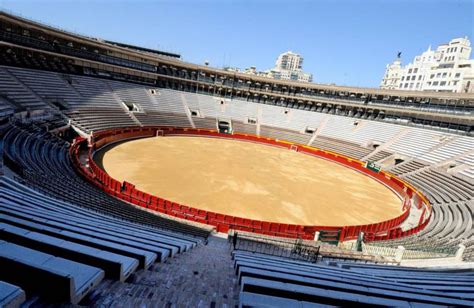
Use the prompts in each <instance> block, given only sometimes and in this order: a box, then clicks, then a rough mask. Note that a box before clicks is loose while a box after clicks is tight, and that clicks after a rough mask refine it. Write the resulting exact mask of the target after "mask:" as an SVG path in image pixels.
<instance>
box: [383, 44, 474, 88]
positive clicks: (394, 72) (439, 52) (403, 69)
mask: <svg viewBox="0 0 474 308" xmlns="http://www.w3.org/2000/svg"><path fill="white" fill-rule="evenodd" d="M471 50H472V48H471V42H470V41H469V39H468V38H456V39H453V40H451V41H450V42H449V43H448V44H442V45H439V46H438V48H437V49H436V50H432V49H431V46H430V47H428V49H427V50H426V51H425V52H423V53H422V54H421V55H419V56H416V57H415V58H414V59H413V62H411V63H409V64H407V65H406V66H402V65H401V59H400V56H398V57H397V58H396V59H395V61H394V62H393V63H391V64H388V65H387V66H386V69H385V75H384V77H383V79H382V82H381V84H380V88H382V89H390V90H414V91H436V92H463V93H474V60H472V59H470V56H471Z"/></svg>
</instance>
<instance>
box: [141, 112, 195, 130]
mask: <svg viewBox="0 0 474 308" xmlns="http://www.w3.org/2000/svg"><path fill="white" fill-rule="evenodd" d="M135 117H136V118H137V119H138V121H140V123H141V124H142V125H144V126H171V127H192V125H191V123H189V120H188V118H187V117H186V115H185V114H184V113H182V114H178V113H164V112H156V111H146V113H135Z"/></svg>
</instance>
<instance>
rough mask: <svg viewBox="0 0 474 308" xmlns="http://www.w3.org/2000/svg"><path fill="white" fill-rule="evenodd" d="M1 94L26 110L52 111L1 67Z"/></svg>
mask: <svg viewBox="0 0 474 308" xmlns="http://www.w3.org/2000/svg"><path fill="white" fill-rule="evenodd" d="M0 94H1V95H3V96H5V97H6V98H8V99H9V100H11V101H13V102H15V103H16V104H17V105H19V106H21V107H22V108H24V110H32V111H33V110H49V109H50V108H49V106H48V105H47V104H46V103H44V102H43V101H41V100H40V99H39V98H38V97H37V96H35V94H34V93H33V92H31V90H30V89H28V88H26V87H25V86H24V85H22V84H21V83H19V82H18V81H17V80H16V79H15V78H14V77H13V76H12V75H11V74H10V72H9V71H8V70H7V68H6V67H4V66H0Z"/></svg>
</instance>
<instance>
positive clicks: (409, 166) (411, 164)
mask: <svg viewBox="0 0 474 308" xmlns="http://www.w3.org/2000/svg"><path fill="white" fill-rule="evenodd" d="M426 166H428V165H427V164H424V163H422V162H419V161H416V160H410V161H408V162H402V163H400V164H398V165H395V166H394V167H393V168H391V169H390V170H389V171H390V173H393V174H395V175H401V174H404V173H408V172H413V171H416V170H418V169H421V168H424V167H426Z"/></svg>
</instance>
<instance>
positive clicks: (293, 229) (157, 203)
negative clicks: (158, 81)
mask: <svg viewBox="0 0 474 308" xmlns="http://www.w3.org/2000/svg"><path fill="white" fill-rule="evenodd" d="M157 135H163V136H167V135H168V136H170V135H192V136H207V137H219V138H231V139H239V140H244V141H250V142H257V143H263V144H268V145H272V146H278V147H283V148H287V149H289V150H297V151H298V152H302V153H305V154H309V155H314V156H317V157H322V158H324V159H328V160H331V161H334V162H337V163H339V164H342V165H344V166H346V167H349V168H351V169H355V170H357V171H359V172H362V173H364V174H365V175H367V176H370V177H372V178H374V179H376V180H377V181H379V182H381V183H383V184H384V185H385V186H387V187H389V188H390V189H391V190H392V191H394V192H395V193H397V194H398V196H400V198H401V199H402V200H403V205H402V206H403V213H402V214H401V215H400V216H398V217H395V218H392V219H389V220H386V221H382V222H378V223H373V224H366V225H356V226H302V225H293V224H284V223H271V222H266V221H259V220H254V219H247V218H241V217H234V216H230V215H224V214H219V213H215V212H211V211H205V210H200V209H196V208H192V207H189V206H186V205H182V204H178V203H175V202H172V201H169V200H165V199H162V198H159V197H157V196H153V195H150V194H147V193H145V192H142V191H140V190H138V189H136V188H135V186H134V185H133V184H131V183H128V182H123V183H121V182H119V181H117V180H115V179H113V178H112V177H110V176H109V175H108V174H107V173H106V172H105V171H104V170H102V169H101V168H99V167H98V166H97V165H96V163H95V162H94V160H93V153H94V152H95V151H96V150H98V149H100V148H102V147H103V146H106V145H108V144H111V143H114V142H118V141H121V140H126V139H134V138H145V137H153V136H157ZM90 139H91V140H90V142H88V140H86V139H84V138H81V137H79V138H77V139H76V140H75V141H74V143H73V145H72V146H71V148H70V154H71V158H72V161H73V163H74V165H75V167H76V168H77V170H78V171H79V172H80V173H81V174H82V175H83V176H84V177H85V178H86V179H87V180H88V181H89V182H91V183H92V184H94V185H96V186H98V187H100V188H101V189H102V190H104V191H105V192H107V193H108V194H110V195H113V196H115V197H117V198H119V199H122V200H124V201H127V202H130V203H133V204H135V205H138V206H141V207H144V208H147V209H150V210H154V211H158V212H161V213H164V214H167V215H171V216H174V217H178V218H182V219H187V220H190V221H194V222H198V223H203V224H207V225H213V226H215V227H216V230H217V231H218V232H225V233H226V232H227V231H228V230H229V229H234V230H243V231H249V232H255V233H260V234H266V235H273V236H281V237H291V238H303V239H314V235H315V232H320V231H333V232H334V231H336V232H339V233H340V236H339V238H340V240H341V241H344V240H351V239H356V238H357V237H358V235H359V233H360V232H364V233H365V239H366V241H371V240H382V239H394V238H399V237H403V236H407V235H411V234H414V233H416V232H418V231H420V230H422V229H423V228H424V227H425V226H426V225H427V223H428V222H429V219H430V216H431V205H430V203H429V202H428V200H427V199H426V197H425V196H424V195H422V194H421V193H420V192H418V191H417V190H416V189H414V188H413V187H412V186H411V185H410V184H408V183H406V182H404V181H402V180H400V179H398V178H397V177H395V176H393V175H392V174H390V173H388V172H385V171H381V172H378V173H377V172H374V171H371V170H369V169H367V168H365V167H364V163H363V162H361V161H358V160H355V159H352V158H350V157H347V156H344V155H340V154H337V153H333V152H330V151H323V150H320V149H316V148H312V147H308V146H305V145H301V144H295V143H289V142H286V141H279V140H275V139H270V138H265V137H258V136H254V135H246V134H220V133H218V132H216V131H213V130H203V129H190V128H171V127H140V128H126V129H113V130H107V131H101V132H98V133H95V134H94V135H93V136H92V137H91V138H90ZM85 146H88V148H89V149H88V158H89V159H88V165H84V164H81V162H80V159H79V151H80V148H81V147H85ZM411 202H413V203H414V204H415V205H416V206H417V207H418V208H423V213H422V215H421V217H420V220H419V224H418V225H417V226H416V227H414V228H412V229H410V230H405V231H402V229H401V228H400V224H401V223H402V222H403V221H405V219H406V218H407V217H408V216H409V214H410V208H411Z"/></svg>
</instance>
